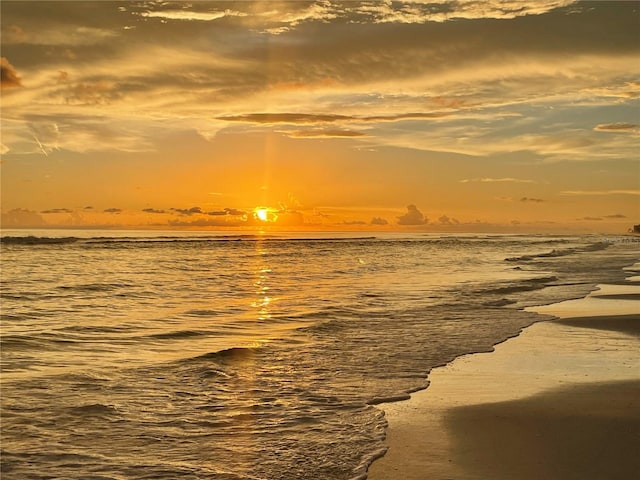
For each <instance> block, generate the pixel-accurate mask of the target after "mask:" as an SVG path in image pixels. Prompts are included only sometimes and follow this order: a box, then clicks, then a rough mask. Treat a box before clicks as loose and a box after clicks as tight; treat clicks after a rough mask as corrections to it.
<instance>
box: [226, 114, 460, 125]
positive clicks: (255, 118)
mask: <svg viewBox="0 0 640 480" xmlns="http://www.w3.org/2000/svg"><path fill="white" fill-rule="evenodd" d="M450 115H451V113H449V112H414V113H398V114H395V115H362V116H357V115H337V114H313V113H246V114H241V115H227V116H223V117H216V119H217V120H224V121H227V122H248V123H262V124H277V123H287V124H292V125H297V124H316V123H332V122H347V121H350V122H396V121H399V120H418V119H438V118H444V117H448V116H450Z"/></svg>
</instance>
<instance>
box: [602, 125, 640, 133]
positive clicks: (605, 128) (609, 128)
mask: <svg viewBox="0 0 640 480" xmlns="http://www.w3.org/2000/svg"><path fill="white" fill-rule="evenodd" d="M639 128H640V125H638V124H636V123H601V124H600V125H596V126H595V127H594V128H593V129H594V130H595V131H597V132H620V133H626V132H628V133H633V132H637V131H638V129H639Z"/></svg>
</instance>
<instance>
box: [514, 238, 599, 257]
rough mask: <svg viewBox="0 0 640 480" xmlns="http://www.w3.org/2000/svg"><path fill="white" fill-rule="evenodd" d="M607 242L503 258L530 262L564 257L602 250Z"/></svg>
mask: <svg viewBox="0 0 640 480" xmlns="http://www.w3.org/2000/svg"><path fill="white" fill-rule="evenodd" d="M609 245H610V244H609V242H596V243H592V244H589V245H586V246H584V247H575V248H562V249H553V250H551V251H550V252H545V253H537V254H533V255H522V256H519V257H509V258H505V261H506V262H530V261H532V260H535V259H537V258H553V257H565V256H567V255H573V254H575V253H584V252H597V251H599V250H604V249H605V248H608V247H609Z"/></svg>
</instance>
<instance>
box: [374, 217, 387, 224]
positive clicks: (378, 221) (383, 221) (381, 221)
mask: <svg viewBox="0 0 640 480" xmlns="http://www.w3.org/2000/svg"><path fill="white" fill-rule="evenodd" d="M370 223H371V225H388V224H389V221H388V220H386V219H385V218H382V217H373V218H372V219H371V222H370Z"/></svg>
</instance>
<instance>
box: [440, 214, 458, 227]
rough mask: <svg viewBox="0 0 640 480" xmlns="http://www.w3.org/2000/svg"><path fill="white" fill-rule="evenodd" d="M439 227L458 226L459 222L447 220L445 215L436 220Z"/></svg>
mask: <svg viewBox="0 0 640 480" xmlns="http://www.w3.org/2000/svg"><path fill="white" fill-rule="evenodd" d="M438 221H439V222H440V224H441V225H459V224H460V221H459V220H457V219H455V218H449V217H448V216H447V215H442V216H441V217H440V218H438Z"/></svg>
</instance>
